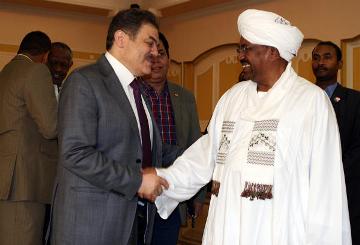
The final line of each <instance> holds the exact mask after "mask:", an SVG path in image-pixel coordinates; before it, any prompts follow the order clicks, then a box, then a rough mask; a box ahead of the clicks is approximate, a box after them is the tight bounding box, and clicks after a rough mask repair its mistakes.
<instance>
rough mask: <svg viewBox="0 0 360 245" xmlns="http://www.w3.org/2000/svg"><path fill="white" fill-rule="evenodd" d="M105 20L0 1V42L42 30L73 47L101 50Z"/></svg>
mask: <svg viewBox="0 0 360 245" xmlns="http://www.w3.org/2000/svg"><path fill="white" fill-rule="evenodd" d="M108 21H109V19H108V18H107V17H98V16H90V15H82V14H79V13H66V14H65V13H59V12H57V11H51V10H48V9H41V10H39V9H35V8H32V7H14V6H9V5H6V4H3V3H0V30H1V32H0V33H1V34H0V44H11V45H19V44H20V41H21V40H22V38H23V37H24V35H25V34H26V33H28V32H30V31H34V30H41V31H44V32H46V33H47V34H48V35H49V36H50V38H51V40H52V41H62V42H65V43H67V44H68V45H69V46H70V47H71V48H72V49H73V50H75V51H81V52H90V53H102V52H104V50H105V38H106V32H107V26H108Z"/></svg>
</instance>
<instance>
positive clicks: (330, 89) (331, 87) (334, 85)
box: [325, 83, 338, 98]
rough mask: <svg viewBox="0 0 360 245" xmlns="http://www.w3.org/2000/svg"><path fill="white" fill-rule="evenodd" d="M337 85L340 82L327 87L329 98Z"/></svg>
mask: <svg viewBox="0 0 360 245" xmlns="http://www.w3.org/2000/svg"><path fill="white" fill-rule="evenodd" d="M337 85H338V83H333V84H331V85H329V86H327V87H326V88H325V92H326V94H327V95H328V96H329V98H331V96H332V95H333V94H334V91H335V89H336V87H337Z"/></svg>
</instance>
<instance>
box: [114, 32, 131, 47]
mask: <svg viewBox="0 0 360 245" xmlns="http://www.w3.org/2000/svg"><path fill="white" fill-rule="evenodd" d="M128 38H129V36H128V35H127V34H126V33H125V32H124V31H122V30H117V31H116V32H115V33H114V44H115V45H116V46H117V47H119V48H123V47H124V45H125V43H126V41H127V39H128Z"/></svg>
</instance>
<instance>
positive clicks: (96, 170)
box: [51, 9, 173, 245]
mask: <svg viewBox="0 0 360 245" xmlns="http://www.w3.org/2000/svg"><path fill="white" fill-rule="evenodd" d="M157 43H158V24H157V20H156V17H155V16H154V15H153V14H152V13H150V12H148V11H145V10H140V9H128V10H123V11H120V12H119V13H118V14H116V15H115V16H114V18H113V19H112V21H111V23H110V26H109V30H108V35H107V41H106V49H107V52H106V54H105V55H103V56H101V57H100V58H99V60H98V61H97V63H95V64H92V65H89V66H87V67H84V68H81V69H78V70H76V71H74V72H73V73H72V74H71V75H70V76H69V77H68V79H67V81H66V82H65V83H64V87H63V90H62V94H61V97H60V101H59V145H60V156H59V157H60V162H59V171H58V176H57V185H56V190H55V195H54V206H53V222H52V230H51V234H52V235H51V241H52V243H51V244H52V245H69V244H74V245H75V244H76V245H99V244H106V245H117V244H124V245H126V244H131V245H135V244H144V243H145V244H149V243H150V241H151V229H149V227H151V223H152V222H153V216H154V214H155V211H154V210H155V208H154V206H155V205H154V204H153V203H151V202H147V201H145V200H144V199H142V200H141V202H140V203H138V201H139V198H138V197H140V198H146V199H149V200H151V201H154V199H155V198H156V196H157V195H159V194H160V193H161V192H162V188H163V187H164V186H165V187H167V182H166V181H165V180H164V179H162V178H160V177H158V176H157V175H155V174H153V172H149V171H147V170H146V169H145V167H146V166H161V165H160V164H161V162H162V161H164V162H168V161H172V158H173V157H172V155H171V154H172V153H173V152H170V154H167V152H165V150H166V149H165V148H164V147H162V143H161V138H160V134H159V132H158V130H157V127H156V126H154V125H155V122H154V121H153V118H152V117H151V113H149V110H148V109H147V106H146V104H145V103H144V101H143V100H142V98H141V97H140V90H139V82H138V79H135V78H136V77H138V76H142V75H145V74H149V73H150V72H151V58H152V56H156V55H157V54H158V51H157ZM162 154H164V155H163V158H162ZM166 157H169V158H166ZM145 164H146V166H145ZM137 213H138V215H136V214H137ZM144 221H145V222H144ZM138 231H139V232H138ZM138 236H139V237H138Z"/></svg>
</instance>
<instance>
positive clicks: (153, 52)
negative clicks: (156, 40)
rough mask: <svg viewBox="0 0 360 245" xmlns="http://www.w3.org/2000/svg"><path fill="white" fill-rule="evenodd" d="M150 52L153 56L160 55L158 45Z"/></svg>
mask: <svg viewBox="0 0 360 245" xmlns="http://www.w3.org/2000/svg"><path fill="white" fill-rule="evenodd" d="M150 53H151V55H152V56H153V57H157V56H158V55H159V50H158V48H157V45H153V46H152V48H151V52H150Z"/></svg>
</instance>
